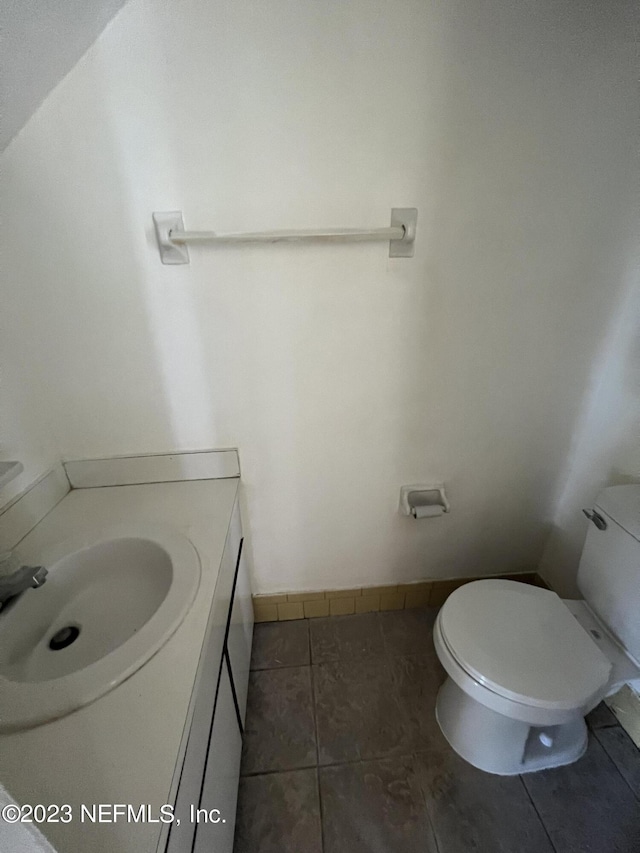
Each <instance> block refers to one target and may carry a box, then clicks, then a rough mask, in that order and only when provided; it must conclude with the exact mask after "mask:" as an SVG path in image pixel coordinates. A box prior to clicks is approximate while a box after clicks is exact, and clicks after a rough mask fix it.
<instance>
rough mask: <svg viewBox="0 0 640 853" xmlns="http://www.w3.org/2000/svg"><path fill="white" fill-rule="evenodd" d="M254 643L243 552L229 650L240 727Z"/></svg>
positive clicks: (249, 592) (250, 604) (229, 636)
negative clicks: (252, 644)
mask: <svg viewBox="0 0 640 853" xmlns="http://www.w3.org/2000/svg"><path fill="white" fill-rule="evenodd" d="M252 641H253V605H252V603H251V587H250V585H249V572H248V571H247V562H246V558H245V553H244V549H243V550H242V551H241V553H240V561H239V563H238V574H237V578H236V588H235V595H234V598H233V604H232V608H231V619H230V621H229V634H228V636H227V650H228V653H229V661H230V664H231V677H232V679H233V685H234V687H235V690H236V698H237V700H238V713H239V715H240V723H241V725H243V726H244V715H245V710H246V707H247V690H248V687H249V665H250V663H251V643H252Z"/></svg>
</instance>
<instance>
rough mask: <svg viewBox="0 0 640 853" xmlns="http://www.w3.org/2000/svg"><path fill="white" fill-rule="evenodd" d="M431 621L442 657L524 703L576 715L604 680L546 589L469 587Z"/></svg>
mask: <svg viewBox="0 0 640 853" xmlns="http://www.w3.org/2000/svg"><path fill="white" fill-rule="evenodd" d="M438 622H439V628H440V632H441V636H442V639H443V641H444V643H445V644H446V647H447V649H448V651H449V652H450V653H451V655H452V656H453V657H454V659H455V660H456V662H457V663H458V664H459V665H460V666H461V667H462V668H463V669H464V670H465V671H466V672H467V673H468V674H469V675H470V676H471V677H472V678H473V679H474V680H475V681H477V682H478V683H479V684H482V685H483V686H484V687H486V688H487V689H488V690H490V691H492V692H493V693H495V694H497V695H499V696H504V697H506V698H507V699H511V700H513V701H515V702H518V703H521V704H523V705H529V706H533V707H537V708H542V709H555V710H567V711H568V710H575V709H580V708H583V707H586V706H588V705H589V703H590V702H591V701H592V700H593V698H594V697H596V696H599V695H600V694H601V692H602V689H603V687H604V686H605V685H606V684H607V682H608V680H609V677H610V673H611V662H610V661H609V660H608V659H607V658H606V657H605V655H603V654H602V652H601V651H600V649H599V648H598V646H597V645H596V643H595V642H594V641H593V640H592V639H591V638H590V637H589V635H588V634H587V632H586V631H585V630H584V629H583V628H582V627H581V626H580V625H579V623H578V622H577V620H576V619H575V617H574V616H573V615H572V613H571V612H570V611H569V609H568V608H567V607H566V606H565V605H564V604H563V602H562V600H561V599H560V598H559V597H558V596H557V595H556V594H555V593H553V592H550V591H549V590H545V589H540V588H538V587H533V586H530V585H527V584H522V583H518V582H516V581H505V580H497V579H487V580H481V581H475V582H473V583H469V584H465V585H464V586H462V587H460V588H459V589H457V590H456V591H455V592H453V593H452V594H451V595H450V596H449V598H448V599H447V601H446V602H445V604H444V606H443V607H442V609H441V611H440V614H439V617H438Z"/></svg>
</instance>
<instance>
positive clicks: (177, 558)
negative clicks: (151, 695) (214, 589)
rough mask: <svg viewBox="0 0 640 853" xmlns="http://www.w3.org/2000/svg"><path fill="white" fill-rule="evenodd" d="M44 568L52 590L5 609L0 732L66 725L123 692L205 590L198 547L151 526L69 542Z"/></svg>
mask: <svg viewBox="0 0 640 853" xmlns="http://www.w3.org/2000/svg"><path fill="white" fill-rule="evenodd" d="M18 552H19V549H18ZM39 562H40V563H41V564H42V565H44V566H45V567H46V568H47V569H48V570H49V574H48V576H47V580H46V582H45V584H44V585H43V586H41V587H39V588H38V589H29V590H27V591H26V592H25V593H23V594H22V595H21V596H20V597H19V598H17V599H15V601H14V602H13V603H12V604H10V605H9V606H8V607H7V608H6V610H4V611H0V731H2V730H5V731H6V730H16V729H22V728H29V727H31V726H34V725H38V724H40V723H44V722H47V721H49V720H53V719H56V718H58V717H62V716H64V715H66V714H68V713H70V712H71V711H74V710H76V709H77V708H80V707H82V706H83V705H86V704H88V703H89V702H92V701H93V700H95V699H97V698H98V697H99V696H102V695H103V694H104V693H106V692H108V691H109V690H111V689H113V688H114V687H116V686H117V685H118V684H119V683H120V682H121V681H123V680H124V679H125V678H128V677H129V676H130V675H132V674H133V673H134V672H135V671H136V670H137V669H139V668H140V667H141V666H143V664H144V663H146V661H148V660H149V658H150V657H152V655H153V654H155V652H157V651H158V649H160V648H161V647H162V646H163V645H164V643H165V642H166V641H167V640H168V639H169V637H170V636H171V635H172V634H173V632H174V631H175V630H176V628H177V627H178V626H179V625H180V623H181V622H182V620H183V619H184V617H185V615H186V613H187V612H188V610H189V608H190V606H191V604H192V603H193V600H194V598H195V594H196V591H197V589H198V585H199V583H200V561H199V558H198V555H197V552H196V550H195V548H194V547H193V545H192V544H191V543H190V541H189V540H188V539H187V538H186V537H185V536H183V535H182V534H181V533H178V532H177V531H171V530H167V528H165V527H162V528H159V527H158V528H156V527H155V526H153V525H146V526H141V525H127V526H120V527H117V528H112V529H111V530H107V531H101V533H100V534H98V535H94V536H85V537H82V538H81V539H77V540H73V541H68V542H65V543H63V544H61V545H59V546H57V547H56V548H54V549H50V550H48V551H47V552H46V553H44V554H42V555H41V556H40V560H39ZM32 563H33V560H31V561H30V564H32Z"/></svg>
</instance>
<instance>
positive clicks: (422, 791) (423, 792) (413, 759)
mask: <svg viewBox="0 0 640 853" xmlns="http://www.w3.org/2000/svg"><path fill="white" fill-rule="evenodd" d="M418 755H419V753H417V752H415V751H414V752H412V753H411V756H410V757H411V759H412V761H413V762H415V760H416V759H417V757H418ZM416 775H417V774H416ZM417 781H418V787H419V788H420V794H421V796H422V802H423V803H424V810H425V812H426V814H427V820H428V821H429V826H430V827H431V833H432V835H433V840H434V842H435V845H436V853H440V842H439V841H438V836H437V834H436V826H435V823H434V822H433V818H432V817H431V810H430V808H429V803H428V802H427V795H426V793H425V790H424V787H423V785H422V781H421V780H420V778H418V780H417Z"/></svg>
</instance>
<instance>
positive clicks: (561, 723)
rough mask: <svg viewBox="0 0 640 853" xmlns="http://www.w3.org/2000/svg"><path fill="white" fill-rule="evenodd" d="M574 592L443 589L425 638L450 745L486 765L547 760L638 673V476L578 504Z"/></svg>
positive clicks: (478, 586) (495, 767) (571, 755)
mask: <svg viewBox="0 0 640 853" xmlns="http://www.w3.org/2000/svg"><path fill="white" fill-rule="evenodd" d="M588 515H589V517H590V519H591V521H592V524H590V525H589V531H588V533H587V539H586V542H585V545H584V549H583V552H582V558H581V560H580V568H579V572H578V586H579V588H580V591H581V592H582V594H583V595H584V600H578V601H570V600H563V599H561V598H559V597H558V596H557V595H556V594H555V593H554V592H550V591H549V590H546V589H539V588H538V587H534V586H528V585H526V584H522V583H517V582H516V581H505V580H491V579H487V580H480V581H474V582H473V583H469V584H466V585H465V586H462V587H460V588H459V589H457V590H456V591H455V592H453V593H452V594H451V595H450V596H449V598H448V599H447V600H446V602H445V604H444V606H443V607H442V609H441V610H440V613H439V614H438V618H437V620H436V624H435V627H434V641H435V647H436V651H437V653H438V657H439V658H440V661H441V663H442V665H443V666H444V668H445V670H446V671H447V673H448V676H449V677H448V678H447V680H446V682H445V683H444V684H443V686H442V687H441V689H440V692H439V693H438V700H437V703H436V716H437V719H438V723H439V724H440V728H441V729H442V732H443V734H444V736H445V737H446V739H447V740H448V741H449V743H450V744H451V746H452V747H453V749H455V751H456V752H457V753H458V754H459V755H461V756H462V758H464V759H466V760H467V761H468V762H469V763H470V764H473V765H474V766H475V767H479V768H480V769H481V770H486V771H488V772H489V773H499V774H501V775H513V774H517V773H527V772H529V771H532V770H542V769H543V768H548V767H558V766H560V765H562V764H569V763H570V762H572V761H575V760H576V759H578V758H580V756H581V755H582V754H583V753H584V751H585V749H586V747H587V727H586V724H585V721H584V717H585V715H586V714H587V713H588V712H589V711H590V710H591V709H592V708H594V707H595V706H596V705H597V704H598V703H599V702H600V700H601V699H602V698H603V697H605V696H608V695H610V694H611V693H614V692H615V691H616V690H618V689H619V688H620V687H621V686H622V685H623V684H625V683H629V682H631V683H634V682H635V683H636V686H637V683H638V682H639V680H640V485H638V486H614V487H612V488H609V489H604V491H602V492H601V493H600V495H599V496H598V500H597V502H596V508H595V510H593V511H590V512H589V513H588Z"/></svg>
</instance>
